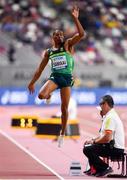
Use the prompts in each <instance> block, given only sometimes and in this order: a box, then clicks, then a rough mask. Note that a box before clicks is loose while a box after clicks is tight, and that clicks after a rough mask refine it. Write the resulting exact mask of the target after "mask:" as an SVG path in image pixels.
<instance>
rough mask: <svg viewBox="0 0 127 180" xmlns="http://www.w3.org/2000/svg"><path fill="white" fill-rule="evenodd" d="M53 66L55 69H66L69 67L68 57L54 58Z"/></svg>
mask: <svg viewBox="0 0 127 180" xmlns="http://www.w3.org/2000/svg"><path fill="white" fill-rule="evenodd" d="M52 66H53V69H56V70H57V69H64V68H66V67H67V59H66V56H59V57H53V58H52Z"/></svg>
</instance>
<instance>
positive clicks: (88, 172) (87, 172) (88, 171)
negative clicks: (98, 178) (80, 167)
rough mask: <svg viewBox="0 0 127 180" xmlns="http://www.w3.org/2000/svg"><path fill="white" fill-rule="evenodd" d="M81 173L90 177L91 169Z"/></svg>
mask: <svg viewBox="0 0 127 180" xmlns="http://www.w3.org/2000/svg"><path fill="white" fill-rule="evenodd" d="M83 173H84V174H86V175H91V169H88V170H87V171H84V172H83Z"/></svg>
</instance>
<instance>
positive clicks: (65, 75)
mask: <svg viewBox="0 0 127 180" xmlns="http://www.w3.org/2000/svg"><path fill="white" fill-rule="evenodd" d="M71 14H72V17H73V20H74V23H75V25H76V28H77V33H76V34H75V35H73V36H72V37H71V38H68V39H66V40H65V37H64V33H63V31H61V30H55V31H54V32H53V34H52V47H51V48H49V49H46V50H45V52H44V55H43V58H42V61H41V63H40V65H39V67H38V68H37V70H36V72H35V74H34V76H33V78H32V80H31V81H30V83H29V85H28V89H29V91H30V93H33V92H34V84H35V82H36V81H37V80H38V79H39V77H40V75H41V73H42V72H43V70H44V68H45V67H46V65H47V63H48V61H49V60H50V61H51V71H52V73H51V75H50V77H49V79H48V80H47V82H46V83H45V84H44V85H43V86H42V88H41V89H40V92H39V95H38V97H39V98H40V99H47V100H49V99H50V98H51V93H52V92H53V91H54V90H55V89H57V88H59V89H60V96H61V121H62V128H61V131H60V136H59V138H58V146H59V147H60V146H61V145H62V144H63V138H64V134H65V129H66V125H67V120H68V105H69V100H70V95H71V87H72V85H73V83H74V80H73V75H72V73H73V68H74V59H73V52H74V49H73V48H74V45H75V44H77V43H78V42H79V41H80V40H81V39H82V38H83V37H84V36H86V33H85V31H84V29H83V27H82V25H81V23H80V21H79V19H78V18H79V8H78V7H77V6H74V7H73V8H72V11H71Z"/></svg>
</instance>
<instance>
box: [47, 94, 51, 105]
mask: <svg viewBox="0 0 127 180" xmlns="http://www.w3.org/2000/svg"><path fill="white" fill-rule="evenodd" d="M51 96H52V95H51V94H50V95H49V98H48V99H46V104H50V103H51Z"/></svg>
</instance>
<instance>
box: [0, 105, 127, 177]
mask: <svg viewBox="0 0 127 180" xmlns="http://www.w3.org/2000/svg"><path fill="white" fill-rule="evenodd" d="M117 110H118V112H119V114H120V116H121V118H122V120H123V123H124V127H125V132H127V119H126V117H127V107H118V108H117ZM57 111H58V107H44V108H43V107H26V106H25V107H0V122H1V126H0V143H1V151H0V179H1V178H2V179H77V180H78V179H95V177H88V176H85V175H84V174H83V173H82V175H81V176H78V177H76V176H70V175H69V168H70V164H71V162H72V161H79V162H80V163H81V166H82V171H83V170H84V169H85V167H86V163H87V159H86V157H84V155H83V153H82V147H83V142H84V140H85V139H86V138H90V137H93V136H96V135H97V132H98V130H99V128H100V124H101V122H100V121H99V118H100V117H99V115H98V112H97V109H96V108H95V107H79V108H78V119H79V125H80V132H81V137H80V139H79V140H77V141H73V140H71V139H69V140H65V142H64V146H63V148H58V147H57V142H55V141H52V140H49V139H40V138H37V137H36V136H35V132H34V130H31V129H27V130H26V129H14V128H12V127H11V126H10V124H11V117H12V116H13V115H15V114H28V115H29V114H30V115H31V112H32V114H34V115H38V116H39V117H42V118H44V117H50V116H51V115H52V114H55V113H56V112H57ZM126 145H127V133H126ZM116 167H117V166H116V165H114V167H113V169H114V170H115V171H116ZM108 179H109V178H108Z"/></svg>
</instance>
